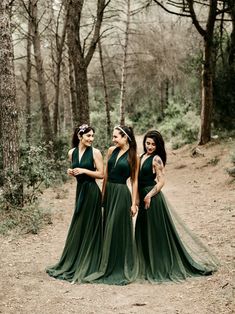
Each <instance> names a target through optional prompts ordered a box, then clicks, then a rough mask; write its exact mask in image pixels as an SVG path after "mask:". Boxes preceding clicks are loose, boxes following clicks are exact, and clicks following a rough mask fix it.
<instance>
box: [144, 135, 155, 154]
mask: <svg viewBox="0 0 235 314" xmlns="http://www.w3.org/2000/svg"><path fill="white" fill-rule="evenodd" d="M145 148H146V152H147V154H148V155H151V154H152V153H153V152H154V151H155V150H156V144H155V142H154V140H153V139H152V138H151V137H147V138H146V140H145Z"/></svg>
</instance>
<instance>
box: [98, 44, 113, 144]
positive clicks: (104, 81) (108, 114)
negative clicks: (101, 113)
mask: <svg viewBox="0 0 235 314" xmlns="http://www.w3.org/2000/svg"><path fill="white" fill-rule="evenodd" d="M98 45H99V56H100V67H101V73H102V79H103V88H104V103H105V112H106V124H107V138H110V136H111V118H110V104H109V98H108V91H107V84H106V77H105V71H104V61H103V52H102V45H101V41H100V40H99V43H98Z"/></svg>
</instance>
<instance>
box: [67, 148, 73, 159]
mask: <svg viewBox="0 0 235 314" xmlns="http://www.w3.org/2000/svg"><path fill="white" fill-rule="evenodd" d="M74 150H75V147H74V148H71V149H70V150H69V152H68V157H69V160H72V155H73V151H74Z"/></svg>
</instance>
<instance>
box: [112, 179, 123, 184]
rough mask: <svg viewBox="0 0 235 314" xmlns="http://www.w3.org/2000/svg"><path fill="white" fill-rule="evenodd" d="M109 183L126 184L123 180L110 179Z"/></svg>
mask: <svg viewBox="0 0 235 314" xmlns="http://www.w3.org/2000/svg"><path fill="white" fill-rule="evenodd" d="M108 182H109V183H117V184H126V181H123V180H120V181H119V180H112V179H108Z"/></svg>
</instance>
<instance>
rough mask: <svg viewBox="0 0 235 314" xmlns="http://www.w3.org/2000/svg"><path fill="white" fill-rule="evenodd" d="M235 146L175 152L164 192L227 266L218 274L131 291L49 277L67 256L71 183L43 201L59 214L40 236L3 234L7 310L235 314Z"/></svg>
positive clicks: (2, 287) (0, 307)
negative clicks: (234, 160) (231, 168)
mask: <svg viewBox="0 0 235 314" xmlns="http://www.w3.org/2000/svg"><path fill="white" fill-rule="evenodd" d="M232 144H233V145H234V143H232V142H230V143H227V144H226V145H224V146H221V145H218V144H214V145H208V146H207V147H204V148H203V149H202V152H203V153H204V157H202V156H200V157H197V158H192V157H190V147H184V148H183V149H180V150H177V151H174V152H169V154H168V165H167V172H166V177H167V183H166V186H165V187H164V189H163V192H164V193H165V195H166V196H167V197H168V199H169V200H170V201H171V203H173V204H174V207H175V209H176V210H177V212H178V214H179V215H180V216H181V218H182V219H183V220H184V221H185V222H186V224H187V225H188V226H189V227H190V228H191V230H193V231H194V233H196V234H197V235H198V236H199V237H200V238H201V239H202V240H203V242H204V243H206V244H208V245H209V247H210V248H211V250H212V251H213V252H214V253H215V255H216V256H217V257H218V258H219V260H220V261H221V267H220V268H219V271H218V272H217V273H216V274H214V275H213V276H210V277H200V278H197V279H192V280H187V281H185V282H183V283H180V284H175V283H167V284H161V285H151V284H131V285H128V286H124V287H119V286H108V285H95V284H92V285H91V284H87V285H71V284H69V283H67V282H64V281H60V280H55V279H53V278H50V277H49V276H48V275H47V274H46V273H45V271H44V269H45V267H46V266H48V265H50V264H54V263H55V262H56V261H57V259H58V258H59V256H60V254H61V250H62V248H63V245H64V240H65V237H66V234H67V229H68V226H69V223H70V219H71V216H72V211H73V207H74V199H75V183H74V181H72V180H71V181H69V182H68V183H66V184H65V185H64V186H61V187H59V188H57V189H56V190H54V191H53V190H51V189H49V190H47V191H46V193H45V194H44V196H43V200H42V202H41V206H43V207H44V208H48V209H49V208H50V209H51V210H52V211H53V214H52V215H53V216H52V218H53V224H52V225H48V226H45V227H44V228H43V230H41V231H40V233H39V234H38V235H24V236H8V237H3V236H1V237H0V241H1V242H0V249H1V254H0V266H1V268H0V278H1V279H0V313H4V314H8V313H17V314H21V313H22V314H25V313H34V314H36V313H43V314H44V313H45V314H54V313H55V314H67V313H78V314H92V313H101V314H109V313H118V314H124V313H144V314H148V313H159V314H164V313H166V314H173V313H174V314H176V313H180V314H192V313H200V314H204V313H205V314H209V313H216V314H222V313H234V311H233V310H234V309H235V307H234V306H235V304H234V303H232V302H233V300H234V297H235V294H234V292H235V291H234V284H233V283H232V275H233V274H234V269H235V267H234V266H235V265H234V247H235V243H234V242H233V241H234V234H235V228H234V220H235V210H234V205H235V193H234V183H233V184H231V183H230V180H229V179H228V176H227V174H226V172H225V168H226V167H227V166H228V165H229V161H230V155H229V152H231V147H232ZM233 147H234V146H233ZM216 159H219V161H218V163H217V164H216V165H215V163H216Z"/></svg>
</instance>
